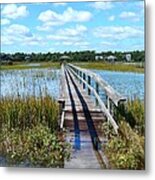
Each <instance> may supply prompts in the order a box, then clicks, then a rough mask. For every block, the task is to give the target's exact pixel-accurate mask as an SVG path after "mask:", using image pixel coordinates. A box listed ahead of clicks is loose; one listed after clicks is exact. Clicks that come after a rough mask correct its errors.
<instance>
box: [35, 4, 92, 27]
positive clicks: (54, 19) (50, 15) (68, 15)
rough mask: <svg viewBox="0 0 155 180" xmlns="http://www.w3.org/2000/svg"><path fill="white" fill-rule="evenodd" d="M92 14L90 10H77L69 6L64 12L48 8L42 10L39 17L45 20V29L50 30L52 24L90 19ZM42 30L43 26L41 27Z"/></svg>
mask: <svg viewBox="0 0 155 180" xmlns="http://www.w3.org/2000/svg"><path fill="white" fill-rule="evenodd" d="M91 17H92V14H91V13H90V12H89V11H77V10H74V9H73V8H71V7H68V8H67V9H66V10H65V11H64V12H63V13H62V14H59V13H57V12H54V11H51V10H47V11H44V12H41V13H40V15H39V17H38V19H39V20H40V21H42V22H43V25H42V26H43V27H42V29H43V30H48V29H49V28H50V27H51V26H57V25H63V24H65V23H68V22H85V21H89V20H90V19H91ZM39 29H40V30H41V27H39Z"/></svg>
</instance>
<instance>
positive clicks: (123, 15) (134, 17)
mask: <svg viewBox="0 0 155 180" xmlns="http://www.w3.org/2000/svg"><path fill="white" fill-rule="evenodd" d="M119 17H120V18H122V19H132V20H134V21H139V20H140V18H139V15H137V14H136V13H135V12H131V11H123V12H122V13H121V14H120V15H119Z"/></svg>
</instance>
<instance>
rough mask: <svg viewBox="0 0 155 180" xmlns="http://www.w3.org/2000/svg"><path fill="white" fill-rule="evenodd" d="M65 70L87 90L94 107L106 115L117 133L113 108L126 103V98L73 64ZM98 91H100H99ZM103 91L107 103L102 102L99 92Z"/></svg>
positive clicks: (89, 72) (93, 75)
mask: <svg viewBox="0 0 155 180" xmlns="http://www.w3.org/2000/svg"><path fill="white" fill-rule="evenodd" d="M65 68H66V69H67V70H68V71H69V72H70V73H71V74H72V75H73V76H74V77H75V78H76V79H77V80H78V81H79V82H80V83H82V84H83V89H86V88H87V91H88V95H92V94H93V95H94V96H95V99H96V105H98V106H99V107H100V109H101V111H103V113H104V114H105V115H106V117H107V119H108V121H109V122H110V123H111V125H112V126H113V128H114V130H115V132H116V133H117V131H118V125H117V123H116V121H115V120H114V113H113V112H114V107H118V106H119V105H120V104H122V103H124V102H125V101H126V97H124V96H122V95H121V94H119V93H118V92H116V91H115V90H114V89H113V88H112V87H111V86H110V85H109V84H108V83H107V82H106V81H104V80H103V79H102V78H101V77H100V76H99V75H97V74H95V73H93V72H92V71H89V70H86V69H82V68H80V67H77V66H75V65H73V64H66V65H65ZM92 81H94V83H95V87H93V86H92ZM99 89H100V91H99ZM101 91H103V92H104V94H105V96H106V99H107V102H106V104H105V103H104V102H103V100H102V98H101V95H100V92H101Z"/></svg>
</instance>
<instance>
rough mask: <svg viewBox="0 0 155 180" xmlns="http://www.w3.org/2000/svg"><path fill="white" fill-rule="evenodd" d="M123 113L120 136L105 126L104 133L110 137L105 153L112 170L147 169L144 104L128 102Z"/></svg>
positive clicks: (119, 120) (120, 119)
mask: <svg viewBox="0 0 155 180" xmlns="http://www.w3.org/2000/svg"><path fill="white" fill-rule="evenodd" d="M121 111H122V112H121V114H123V115H121V114H119V115H118V125H119V133H118V135H116V134H115V133H114V132H113V130H112V127H110V126H109V125H108V124H107V123H104V124H103V130H104V133H105V134H106V135H107V136H108V143H107V144H106V145H105V146H104V147H103V151H104V153H105V154H106V156H107V157H108V160H109V163H110V167H111V169H145V151H144V149H145V148H144V144H145V143H144V142H145V140H144V139H145V122H144V103H143V102H141V101H140V100H137V99H136V100H134V101H128V103H127V105H126V106H125V107H123V108H122V109H121ZM109 129H110V130H109Z"/></svg>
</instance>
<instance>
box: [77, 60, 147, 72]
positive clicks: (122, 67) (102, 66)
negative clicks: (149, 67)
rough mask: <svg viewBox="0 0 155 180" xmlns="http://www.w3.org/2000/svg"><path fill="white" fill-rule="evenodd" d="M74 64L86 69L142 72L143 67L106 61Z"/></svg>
mask: <svg viewBox="0 0 155 180" xmlns="http://www.w3.org/2000/svg"><path fill="white" fill-rule="evenodd" d="M74 64H75V65H77V66H80V67H82V68H86V69H97V70H109V71H122V72H137V73H144V68H143V67H140V66H138V65H134V64H125V63H106V62H86V63H83V62H81V63H74Z"/></svg>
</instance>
